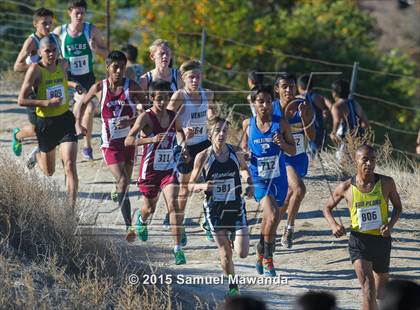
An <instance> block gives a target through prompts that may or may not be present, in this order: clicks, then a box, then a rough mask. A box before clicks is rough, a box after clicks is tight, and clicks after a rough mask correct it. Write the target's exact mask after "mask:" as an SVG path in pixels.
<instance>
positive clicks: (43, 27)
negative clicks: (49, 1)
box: [34, 16, 52, 37]
mask: <svg viewBox="0 0 420 310" xmlns="http://www.w3.org/2000/svg"><path fill="white" fill-rule="evenodd" d="M34 26H35V29H36V31H37V32H38V33H39V34H40V35H41V36H43V37H45V36H47V35H48V34H49V33H50V31H51V26H52V17H51V16H45V17H40V18H39V19H38V20H37V21H36V22H35V23H34Z"/></svg>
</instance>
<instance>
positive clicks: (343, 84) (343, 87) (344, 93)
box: [331, 79, 350, 99]
mask: <svg viewBox="0 0 420 310" xmlns="http://www.w3.org/2000/svg"><path fill="white" fill-rule="evenodd" d="M331 90H332V91H334V92H335V93H336V94H337V96H338V98H341V99H347V98H348V97H349V94H350V85H349V82H347V81H346V80H343V79H338V80H335V81H334V82H332V84H331Z"/></svg>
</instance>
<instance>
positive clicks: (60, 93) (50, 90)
mask: <svg viewBox="0 0 420 310" xmlns="http://www.w3.org/2000/svg"><path fill="white" fill-rule="evenodd" d="M52 98H62V100H61V103H60V105H63V104H65V103H66V94H65V93H64V85H62V84H59V85H54V86H51V87H47V99H48V100H50V99H52Z"/></svg>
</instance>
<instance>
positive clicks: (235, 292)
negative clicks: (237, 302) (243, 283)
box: [227, 287, 239, 297]
mask: <svg viewBox="0 0 420 310" xmlns="http://www.w3.org/2000/svg"><path fill="white" fill-rule="evenodd" d="M227 295H228V296H229V297H236V296H239V288H237V287H231V288H230V289H229V292H228V294H227Z"/></svg>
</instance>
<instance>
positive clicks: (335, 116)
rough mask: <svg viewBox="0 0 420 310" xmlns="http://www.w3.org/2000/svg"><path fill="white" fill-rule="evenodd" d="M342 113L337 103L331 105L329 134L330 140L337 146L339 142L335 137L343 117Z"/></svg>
mask: <svg viewBox="0 0 420 310" xmlns="http://www.w3.org/2000/svg"><path fill="white" fill-rule="evenodd" d="M342 114H343V113H342V112H341V111H340V108H339V106H337V103H335V104H333V106H332V108H331V116H332V129H331V133H330V138H331V140H332V141H333V142H334V143H335V144H339V142H340V140H339V139H338V137H337V130H338V126H340V121H341V119H342V117H343V115H342Z"/></svg>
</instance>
